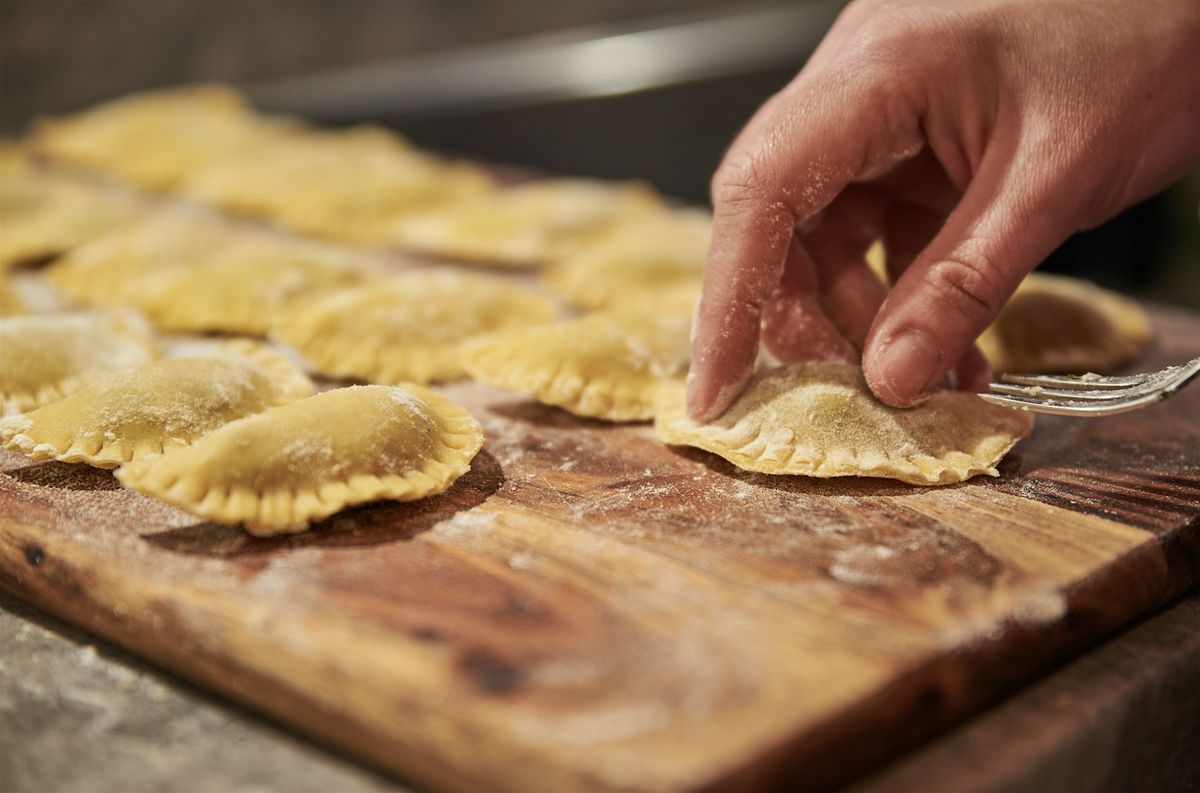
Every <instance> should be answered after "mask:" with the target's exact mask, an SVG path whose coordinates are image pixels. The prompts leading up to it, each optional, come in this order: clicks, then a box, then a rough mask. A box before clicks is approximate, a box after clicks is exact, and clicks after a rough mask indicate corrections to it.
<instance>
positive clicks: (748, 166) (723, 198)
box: [711, 153, 771, 208]
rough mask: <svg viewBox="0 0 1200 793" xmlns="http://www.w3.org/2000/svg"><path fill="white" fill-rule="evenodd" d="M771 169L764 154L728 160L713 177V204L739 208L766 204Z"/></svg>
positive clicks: (746, 155)
mask: <svg viewBox="0 0 1200 793" xmlns="http://www.w3.org/2000/svg"><path fill="white" fill-rule="evenodd" d="M770 170H771V169H770V168H769V167H768V166H767V165H766V164H765V163H764V162H763V157H762V155H761V154H757V153H754V154H745V155H739V156H737V157H734V158H732V159H727V160H726V161H725V162H723V163H721V166H720V167H719V168H718V169H717V171H716V173H715V174H713V179H712V188H711V191H712V200H713V205H714V206H725V207H732V208H737V207H740V206H752V205H758V204H761V203H763V201H764V200H765V199H766V197H767V195H768V185H769V184H770V183H771V182H770V177H769V174H770Z"/></svg>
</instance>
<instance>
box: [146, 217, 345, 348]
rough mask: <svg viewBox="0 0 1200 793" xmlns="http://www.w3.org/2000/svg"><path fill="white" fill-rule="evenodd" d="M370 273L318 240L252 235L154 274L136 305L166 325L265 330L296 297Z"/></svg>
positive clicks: (173, 327) (205, 329) (195, 329)
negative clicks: (191, 262)
mask: <svg viewBox="0 0 1200 793" xmlns="http://www.w3.org/2000/svg"><path fill="white" fill-rule="evenodd" d="M365 274H366V273H365V271H364V270H363V269H362V268H356V267H354V266H351V265H350V263H349V261H348V260H347V259H346V257H344V256H339V255H337V254H335V253H333V252H331V251H328V250H325V249H323V248H321V247H318V246H315V245H306V244H304V243H301V242H284V241H281V240H273V239H265V238H248V239H245V240H241V241H239V242H237V243H234V244H231V245H229V246H228V247H225V248H221V249H218V250H215V251H213V252H212V258H211V259H209V260H207V261H204V262H200V263H197V264H195V265H193V266H190V267H176V268H173V269H171V270H169V271H165V272H164V273H163V274H162V277H160V278H156V279H150V282H149V283H148V284H146V285H145V287H144V288H143V289H142V290H140V292H139V293H138V295H137V297H136V299H135V301H134V304H135V305H136V307H137V308H138V309H140V310H141V311H142V312H143V313H144V314H145V315H146V317H147V318H149V319H150V321H151V322H153V323H154V324H155V325H156V326H158V327H159V328H162V329H164V330H170V331H176V332H181V333H189V332H190V333H202V332H208V331H217V332H222V333H242V334H246V335H252V336H262V335H264V334H265V333H266V332H267V329H268V328H269V327H270V324H271V319H272V316H273V315H274V314H275V313H276V312H278V311H280V310H282V309H283V308H284V307H286V306H287V305H288V304H290V303H291V302H293V301H295V300H297V299H300V298H303V297H305V296H310V295H313V294H316V293H320V292H325V291H329V290H332V289H336V288H338V287H343V286H347V285H349V284H352V283H354V282H356V281H361V280H362V279H363V278H364V277H365ZM131 286H132V284H131Z"/></svg>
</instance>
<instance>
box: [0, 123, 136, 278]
mask: <svg viewBox="0 0 1200 793" xmlns="http://www.w3.org/2000/svg"><path fill="white" fill-rule="evenodd" d="M136 211H137V207H136V205H135V203H134V202H133V201H132V200H131V199H130V198H129V197H128V196H124V195H121V194H118V193H116V192H115V191H112V190H103V189H100V188H98V187H94V186H92V185H89V184H86V183H84V182H81V181H78V180H75V179H71V178H68V177H64V176H61V175H57V174H52V173H49V172H47V171H45V170H43V169H41V168H37V167H35V166H34V165H33V164H32V163H30V162H29V161H28V160H27V159H26V157H25V154H24V152H23V151H22V150H18V149H16V148H15V147H13V146H7V147H5V148H4V150H3V153H0V270H4V269H6V268H9V267H12V266H15V265H18V264H21V263H24V262H32V261H37V260H40V259H45V258H47V257H50V256H55V255H57V254H59V253H62V252H63V251H67V250H71V249H72V248H74V247H76V246H78V245H81V244H83V243H85V242H87V241H88V240H90V239H94V238H96V237H99V236H100V235H102V234H104V233H105V232H107V231H109V230H111V229H113V228H116V227H117V226H120V225H122V224H124V223H128V222H129V221H130V220H131V219H132V218H133V217H134V215H135V213H136Z"/></svg>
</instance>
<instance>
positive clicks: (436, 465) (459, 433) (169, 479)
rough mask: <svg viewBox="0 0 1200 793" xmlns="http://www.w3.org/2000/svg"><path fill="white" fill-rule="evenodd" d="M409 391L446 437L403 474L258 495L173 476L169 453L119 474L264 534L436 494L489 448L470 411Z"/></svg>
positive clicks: (184, 505) (188, 507) (134, 485)
mask: <svg viewBox="0 0 1200 793" xmlns="http://www.w3.org/2000/svg"><path fill="white" fill-rule="evenodd" d="M392 387H397V386H392ZM403 388H404V390H405V391H408V392H409V393H411V394H413V395H414V396H416V397H418V398H419V399H421V400H422V401H424V402H425V403H426V404H428V405H429V406H430V407H431V408H432V410H431V411H430V412H431V413H432V414H433V415H434V416H435V418H436V420H437V423H438V427H439V429H441V430H442V433H443V435H442V437H441V438H440V442H439V444H438V451H437V454H436V456H435V457H433V458H432V459H430V460H427V461H425V463H424V465H423V466H422V467H421V468H415V469H412V470H410V471H407V472H405V473H404V474H386V475H379V474H370V473H358V474H352V475H350V476H348V477H346V478H345V479H342V480H334V481H331V482H326V483H324V484H322V485H321V486H320V487H319V488H311V487H310V488H302V489H300V490H295V489H292V490H283V489H274V490H269V491H266V492H264V493H259V492H257V491H254V490H253V489H251V488H249V487H245V486H239V487H233V488H229V489H226V490H219V489H212V488H207V487H206V486H205V485H204V484H203V483H202V482H198V481H197V480H195V479H191V478H188V477H186V476H175V475H174V473H173V472H171V471H169V470H167V469H168V465H169V463H170V462H171V455H170V454H169V453H168V454H166V455H164V456H163V457H161V458H158V459H156V460H148V461H144V462H138V463H132V464H130V465H127V466H125V467H123V468H121V469H120V470H118V471H117V474H116V477H117V479H118V481H120V482H121V484H123V485H125V486H126V487H128V488H131V489H133V490H137V491H138V492H141V493H145V494H146V495H150V496H153V497H155V498H157V499H159V500H161V501H165V502H166V503H168V504H171V505H172V506H176V507H179V508H180V509H183V510H185V511H187V512H190V513H191V514H193V515H197V516H199V517H203V518H207V519H209V520H212V521H215V522H217V523H225V524H230V525H238V524H240V525H242V526H243V527H244V528H245V529H246V531H247V532H248V533H250V534H253V535H255V536H259V537H269V536H273V535H277V534H293V533H296V532H301V531H304V530H306V529H307V528H308V527H309V526H310V525H311V524H312V523H313V522H314V521H318V520H323V519H324V518H327V517H329V516H331V515H333V514H335V513H337V512H339V511H341V510H343V509H346V508H347V507H352V506H356V505H359V504H365V503H369V502H372V501H379V500H389V501H415V500H417V499H421V498H426V497H428V496H434V495H437V494H439V493H442V492H445V491H446V490H447V489H448V488H449V487H450V485H452V484H453V483H454V482H455V481H457V480H458V478H459V477H461V476H462V475H463V474H465V473H466V472H467V471H468V470H470V468H471V461H472V460H473V459H474V458H475V455H476V454H477V453H478V452H479V450H480V449H481V448H482V446H483V431H482V428H481V427H480V425H479V422H478V421H476V420H475V418H474V417H472V416H471V414H470V413H468V412H467V410H466V409H465V408H462V407H460V406H458V405H456V404H455V403H453V402H451V401H450V400H448V399H446V398H445V397H442V396H441V395H439V394H436V393H434V392H433V391H430V390H429V389H426V388H423V387H421V386H418V385H411V384H406V385H404V386H403ZM258 415H259V416H261V415H262V414H258ZM248 418H256V417H253V416H252V417H248ZM243 420H245V419H239V421H243ZM234 423H236V422H231V424H234ZM226 426H230V425H226Z"/></svg>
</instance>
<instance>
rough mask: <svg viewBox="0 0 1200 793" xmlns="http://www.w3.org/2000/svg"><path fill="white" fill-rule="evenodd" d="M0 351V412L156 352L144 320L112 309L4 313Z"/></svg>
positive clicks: (56, 394)
mask: <svg viewBox="0 0 1200 793" xmlns="http://www.w3.org/2000/svg"><path fill="white" fill-rule="evenodd" d="M0 351H3V354H2V355H0V415H7V414H9V413H22V412H25V411H27V410H33V409H34V408H38V407H41V406H42V405H47V404H49V403H51V402H54V401H55V400H58V399H62V398H63V397H65V396H68V395H70V394H73V393H75V392H76V391H78V390H79V389H81V388H83V387H84V386H85V385H87V384H88V383H90V382H92V381H93V380H96V379H98V378H100V377H103V376H104V375H106V374H109V373H111V372H115V371H119V370H121V369H128V368H131V367H134V366H138V365H140V364H143V363H146V362H147V361H150V360H151V359H153V358H155V357H157V354H158V348H157V345H156V344H155V342H154V339H153V337H152V336H151V334H150V330H149V328H148V327H147V326H146V324H145V322H143V321H142V320H141V319H140V318H138V317H137V316H136V315H133V314H130V313H126V312H115V311H113V312H94V313H73V314H31V315H25V316H15V317H5V318H2V319H0Z"/></svg>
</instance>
